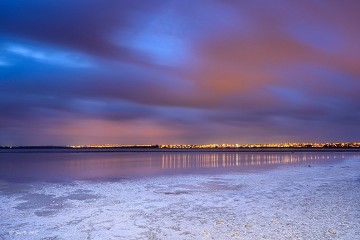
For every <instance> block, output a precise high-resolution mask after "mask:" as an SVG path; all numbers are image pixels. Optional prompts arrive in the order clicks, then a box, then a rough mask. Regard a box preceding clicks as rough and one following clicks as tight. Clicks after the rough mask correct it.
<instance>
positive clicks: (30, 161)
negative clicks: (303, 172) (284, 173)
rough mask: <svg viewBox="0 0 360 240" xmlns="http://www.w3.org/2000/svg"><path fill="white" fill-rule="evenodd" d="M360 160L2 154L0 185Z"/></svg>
mask: <svg viewBox="0 0 360 240" xmlns="http://www.w3.org/2000/svg"><path fill="white" fill-rule="evenodd" d="M359 155H360V154H358V153H345V152H295V153H291V152H247V153H246V152H231V151H221V152H214V151H209V152H204V151H181V152H173V151H161V152H151V151H150V152H145V151H137V152H129V151H127V152H126V151H125V152H102V151H99V152H93V151H90V152H84V151H81V150H76V151H74V150H46V151H45V150H29V151H14V150H6V151H5V150H2V151H1V152H0V180H8V181H71V180H116V179H124V178H126V179H129V178H141V177H156V176H161V175H174V174H175V175H181V174H214V173H227V172H248V171H266V170H270V169H274V168H277V167H280V166H290V165H305V166H311V165H312V164H321V163H329V162H332V163H336V162H340V161H343V160H344V159H345V158H348V157H351V156H359Z"/></svg>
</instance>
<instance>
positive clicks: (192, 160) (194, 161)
mask: <svg viewBox="0 0 360 240" xmlns="http://www.w3.org/2000/svg"><path fill="white" fill-rule="evenodd" d="M343 158H345V155H344V154H320V155H319V154H301V155H295V154H273V153H266V154H264V153H262V154H260V153H251V154H244V153H201V154H186V153H180V154H163V155H162V158H161V159H162V162H161V167H162V168H164V169H169V168H170V169H171V168H219V167H240V166H259V165H269V164H289V163H299V162H306V161H309V160H325V159H343Z"/></svg>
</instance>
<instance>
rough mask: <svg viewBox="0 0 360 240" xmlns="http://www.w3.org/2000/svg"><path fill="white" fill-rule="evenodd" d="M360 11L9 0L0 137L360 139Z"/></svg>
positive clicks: (331, 0)
mask: <svg viewBox="0 0 360 240" xmlns="http://www.w3.org/2000/svg"><path fill="white" fill-rule="evenodd" d="M359 12H360V1H357V0H344V1H338V0H293V1H288V0H271V1H269V0H244V1H238V0H197V1H193V0H146V1H140V0H139V1H136V0H119V1H115V0H76V1H74V0H54V1H49V0H36V1H29V0H1V1H0V145H79V144H101V143H114V144H115V143H117V144H184V143H189V144H196V143H198V144H200V143H204V144H205V143H273V142H339V141H360V138H359V137H360V127H359V126H360V125H359V122H360V44H359V43H360V27H359V23H360V14H359Z"/></svg>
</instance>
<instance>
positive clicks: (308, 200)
mask: <svg viewBox="0 0 360 240" xmlns="http://www.w3.org/2000/svg"><path fill="white" fill-rule="evenodd" d="M359 190H360V159H355V158H354V159H348V160H347V161H345V162H343V163H341V164H335V165H326V164H325V165H317V166H311V167H308V166H307V165H302V166H291V167H284V168H281V169H278V170H272V171H268V172H258V173H246V174H244V173H241V174H240V173H238V174H234V173H232V174H221V175H191V176H171V177H158V178H148V179H138V180H121V181H118V182H110V181H109V182H87V181H76V182H70V183H33V184H21V183H7V182H1V183H0V191H1V194H0V201H1V204H0V212H1V214H0V215H1V220H0V239H360V191H359Z"/></svg>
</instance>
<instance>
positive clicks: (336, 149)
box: [0, 146, 360, 153]
mask: <svg viewBox="0 0 360 240" xmlns="http://www.w3.org/2000/svg"><path fill="white" fill-rule="evenodd" d="M42 152H45V153H46V152H53V153H56V152H59V153H72V152H73V153H81V152H84V153H86V152H92V153H96V152H164V153H166V152H236V153H251V152H257V153H259V152H360V148H358V147H346V148H345V147H322V148H319V147H302V148H285V147H271V148H270V147H254V148H159V147H104V148H100V147H82V148H72V147H57V146H31V147H0V153H42Z"/></svg>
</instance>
